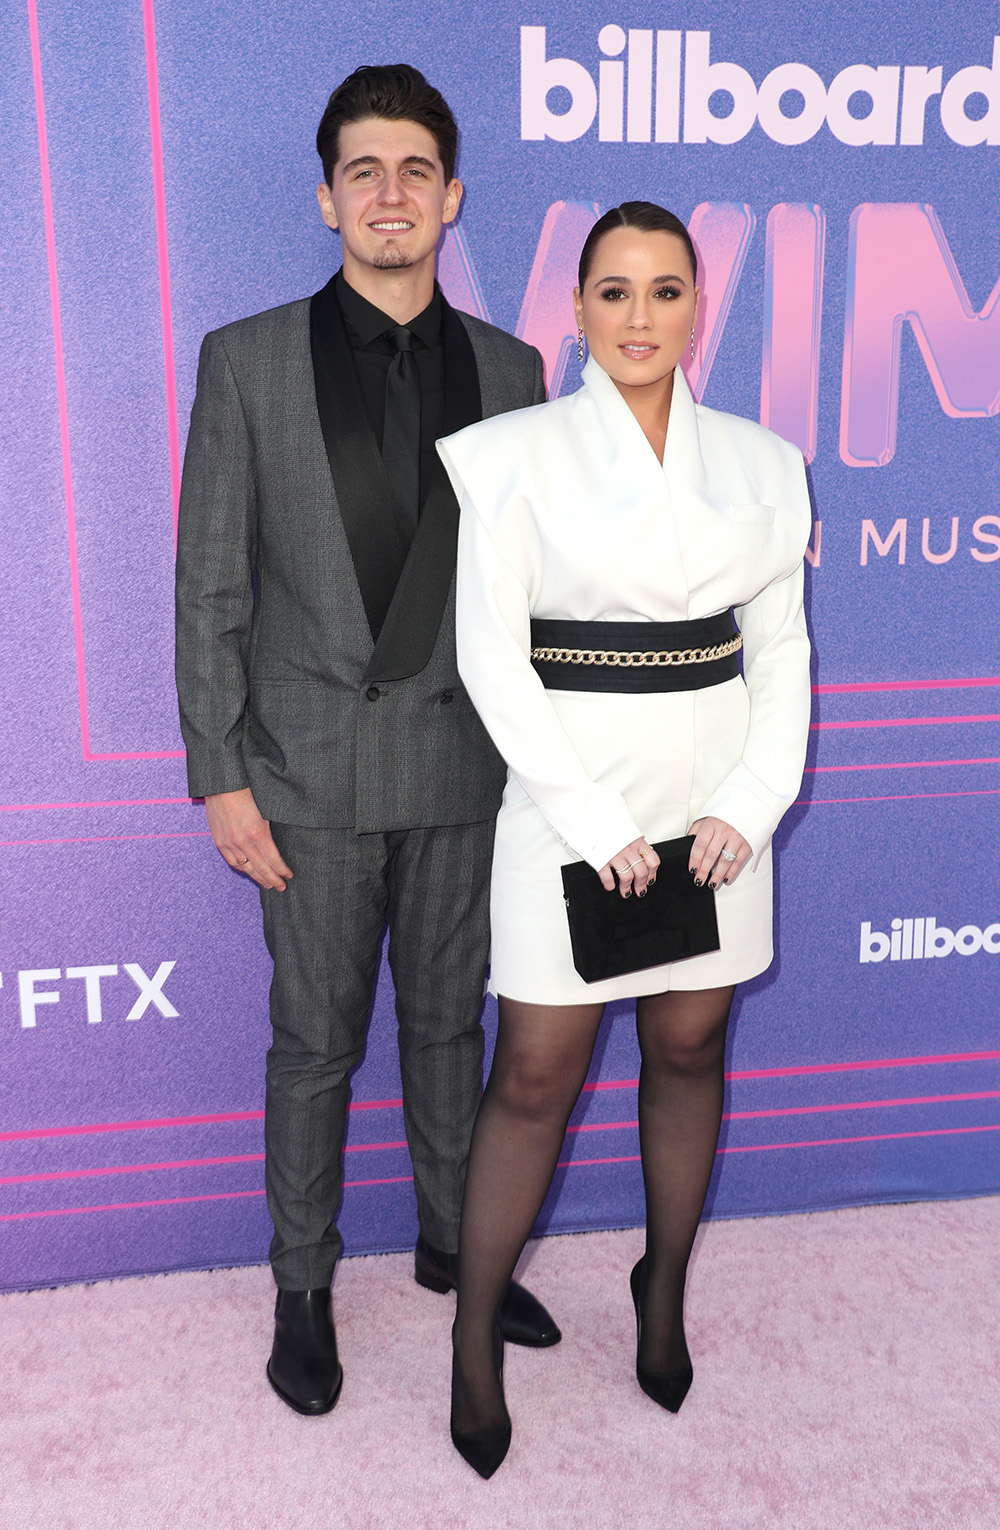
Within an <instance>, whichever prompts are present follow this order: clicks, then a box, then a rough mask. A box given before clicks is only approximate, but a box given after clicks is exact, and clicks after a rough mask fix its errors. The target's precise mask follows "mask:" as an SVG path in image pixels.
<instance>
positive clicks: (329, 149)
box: [316, 64, 458, 186]
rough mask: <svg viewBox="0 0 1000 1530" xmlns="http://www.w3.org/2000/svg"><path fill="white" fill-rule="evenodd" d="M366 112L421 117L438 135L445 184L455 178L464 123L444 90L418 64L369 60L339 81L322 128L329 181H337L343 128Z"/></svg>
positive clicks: (399, 118) (319, 139)
mask: <svg viewBox="0 0 1000 1530" xmlns="http://www.w3.org/2000/svg"><path fill="white" fill-rule="evenodd" d="M366 117H386V118H388V119H389V120H390V121H393V122H416V123H419V125H420V126H421V127H424V128H426V129H427V131H428V132H429V133H432V134H433V135H434V141H435V143H436V144H437V148H438V155H439V157H440V160H441V164H442V167H443V169H444V179H445V185H447V184H448V182H449V181H451V179H452V178H453V176H454V174H455V160H456V157H457V155H458V124H457V123H456V121H455V119H454V117H453V116H452V114H451V107H450V106H449V105H448V103H447V101H446V100H445V98H444V96H443V95H442V94H441V92H440V91H439V90H435V89H434V86H433V85H430V84H428V82H427V81H426V80H425V79H424V77H423V75H422V74H421V73H420V70H419V69H414V68H413V65H412V64H365V65H364V66H363V67H362V68H361V69H355V71H354V73H353V74H349V75H348V76H347V79H346V80H343V81H342V82H341V84H339V85H338V86H337V88H336V90H335V91H334V92H333V95H332V96H331V97H330V99H329V101H328V102H327V104H326V111H325V112H324V113H323V118H322V121H321V122H320V125H319V131H318V132H317V134H316V150H317V152H318V154H319V157H320V159H321V160H322V161H323V176H324V179H325V180H326V183H327V185H328V186H331V185H332V184H333V167H334V165H335V164H336V163H337V160H338V159H339V157H340V130H341V128H342V127H343V126H344V124H345V123H347V122H363V121H364V120H365V118H366Z"/></svg>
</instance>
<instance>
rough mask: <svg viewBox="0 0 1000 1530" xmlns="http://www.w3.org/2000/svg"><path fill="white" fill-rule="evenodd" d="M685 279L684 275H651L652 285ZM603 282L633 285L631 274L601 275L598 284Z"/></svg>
mask: <svg viewBox="0 0 1000 1530" xmlns="http://www.w3.org/2000/svg"><path fill="white" fill-rule="evenodd" d="M684 280H685V278H684V277H683V276H651V277H650V278H649V281H650V285H651V286H652V285H653V284H654V283H656V282H683V281H684ZM602 282H621V283H622V284H623V285H624V286H626V287H631V285H632V278H631V277H630V276H599V277H598V278H597V283H598V286H600V284H601V283H602Z"/></svg>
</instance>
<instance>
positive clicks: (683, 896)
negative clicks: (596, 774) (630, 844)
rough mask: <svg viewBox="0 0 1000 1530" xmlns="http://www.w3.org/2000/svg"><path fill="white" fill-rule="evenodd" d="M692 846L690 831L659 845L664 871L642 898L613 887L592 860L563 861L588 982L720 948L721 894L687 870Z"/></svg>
mask: <svg viewBox="0 0 1000 1530" xmlns="http://www.w3.org/2000/svg"><path fill="white" fill-rule="evenodd" d="M693 844H694V835H693V834H685V835H683V836H682V837H681V838H680V839H666V840H662V841H661V842H660V843H659V844H658V845H654V846H653V849H654V850H655V851H656V853H657V855H658V856H659V857H660V869H659V870H658V871H657V873H656V881H655V882H654V883H653V885H652V887H650V888H649V890H648V891H647V893H646V895H645V897H644V898H638V897H636V896H635V894H633V895H632V897H631V898H623V897H622V896H621V893H620V892H619V891H618V889H617V887H616V888H615V890H614V891H613V892H608V891H607V889H606V888H605V887H604V886H603V885H602V883H601V879H600V877H599V876H598V874H597V872H596V871H595V870H594V868H593V867H592V866H588V865H587V863H586V861H574V862H573V863H572V864H571V865H569V866H563V867H562V880H563V893H564V895H565V898H566V912H567V914H568V916H569V936H570V942H571V944H572V947H573V965H574V966H575V967H576V970H577V972H578V973H579V974H580V976H581V977H582V978H583V980H584V982H585V983H599V982H602V981H603V980H604V979H605V978H613V977H622V976H623V975H624V974H625V973H628V972H642V971H644V970H645V969H646V968H647V967H662V966H663V965H664V964H665V963H667V962H679V961H684V959H685V958H686V957H689V956H701V955H702V954H703V953H704V952H706V951H718V949H719V926H718V924H717V922H716V918H715V893H714V892H713V891H712V889H711V888H710V887H709V886H708V884H707V883H706V885H705V886H704V887H695V885H694V880H693V878H692V876H691V873H690V872H689V871H688V860H689V859H690V855H691V846H692V845H693Z"/></svg>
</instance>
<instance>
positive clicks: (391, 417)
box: [382, 324, 420, 534]
mask: <svg viewBox="0 0 1000 1530" xmlns="http://www.w3.org/2000/svg"><path fill="white" fill-rule="evenodd" d="M386 338H387V339H389V340H391V341H392V343H393V345H394V346H395V347H396V354H395V356H394V357H393V358H392V361H391V362H390V363H389V372H388V375H387V377H386V380H385V423H384V424H383V427H382V461H383V462H384V463H385V467H386V472H387V473H388V475H389V482H390V483H391V484H392V488H393V493H394V494H395V496H396V500H397V502H398V504H399V508H400V509H401V510H402V511H403V513H404V515H405V517H406V525H407V528H408V530H409V531H410V533H411V534H412V533H413V532H414V531H416V529H417V516H418V515H419V512H420V374H419V372H418V370H417V363H416V359H415V357H414V355H413V335H412V333H411V332H410V330H408V329H407V328H406V325H405V324H399V325H397V326H396V328H395V329H390V330H388V331H387V332H386Z"/></svg>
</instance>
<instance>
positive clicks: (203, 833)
mask: <svg viewBox="0 0 1000 1530" xmlns="http://www.w3.org/2000/svg"><path fill="white" fill-rule="evenodd" d="M210 838H211V835H210V834H209V831H208V830H207V829H178V830H176V831H174V832H173V833H168V834H71V835H67V836H66V837H65V838H59V837H55V838H52V839H0V847H2V846H5V845H102V844H107V843H109V842H110V841H112V840H122V839H210Z"/></svg>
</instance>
